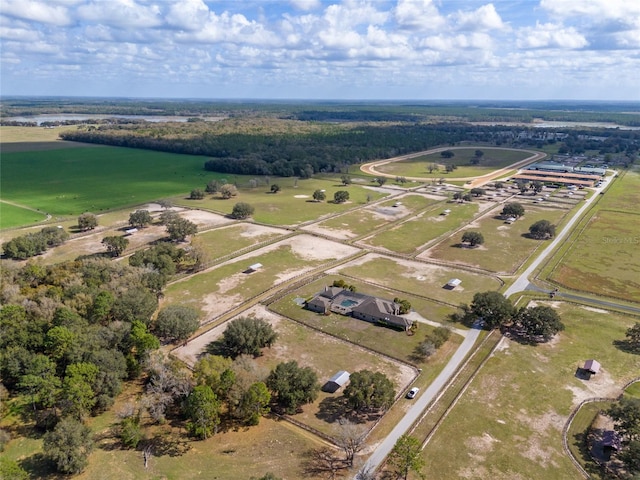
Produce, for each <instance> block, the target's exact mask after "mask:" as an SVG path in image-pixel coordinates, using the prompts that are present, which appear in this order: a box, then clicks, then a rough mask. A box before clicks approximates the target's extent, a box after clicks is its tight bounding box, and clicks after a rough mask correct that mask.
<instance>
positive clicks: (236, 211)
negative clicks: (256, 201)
mask: <svg viewBox="0 0 640 480" xmlns="http://www.w3.org/2000/svg"><path fill="white" fill-rule="evenodd" d="M253 212H254V208H253V207H252V206H251V205H249V204H248V203H245V202H238V203H236V204H235V205H234V206H233V211H232V212H231V216H232V217H233V218H236V219H238V220H242V219H245V218H249V217H250V216H251V215H253Z"/></svg>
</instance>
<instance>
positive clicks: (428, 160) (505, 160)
mask: <svg viewBox="0 0 640 480" xmlns="http://www.w3.org/2000/svg"><path fill="white" fill-rule="evenodd" d="M476 150H482V151H483V152H484V155H483V156H482V158H481V160H480V163H479V164H478V165H472V164H471V162H470V160H471V159H472V158H473V157H474V154H475V151H476ZM451 151H452V152H453V153H454V157H453V158H450V159H446V158H443V157H442V155H440V153H439V152H438V153H431V154H429V155H422V156H420V157H416V158H412V159H409V160H402V161H399V162H392V163H387V164H385V165H381V166H379V167H376V170H378V171H379V172H381V173H388V174H392V175H398V176H405V177H424V178H441V177H443V178H445V179H446V178H447V177H477V176H481V175H485V174H487V173H489V172H492V171H494V170H497V169H499V168H504V167H508V166H509V165H511V164H513V163H516V162H519V161H521V160H524V159H525V158H527V157H530V156H531V154H530V153H529V152H525V151H522V150H499V149H495V148H485V147H473V148H452V149H451ZM434 163H435V164H437V165H440V166H442V165H443V164H447V163H449V164H454V165H456V166H457V167H458V168H457V169H456V170H454V171H453V172H450V173H447V172H445V170H444V167H441V168H440V169H439V170H434V171H433V172H431V173H429V170H428V167H429V165H430V164H434Z"/></svg>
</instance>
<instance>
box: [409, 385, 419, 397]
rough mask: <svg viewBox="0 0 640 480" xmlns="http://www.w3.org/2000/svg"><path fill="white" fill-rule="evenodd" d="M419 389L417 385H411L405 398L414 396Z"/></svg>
mask: <svg viewBox="0 0 640 480" xmlns="http://www.w3.org/2000/svg"><path fill="white" fill-rule="evenodd" d="M419 391H420V389H419V388H418V387H413V388H412V389H411V390H409V391H408V392H407V398H415V396H416V395H417V394H418V392H419Z"/></svg>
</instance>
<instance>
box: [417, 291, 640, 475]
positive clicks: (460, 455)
mask: <svg viewBox="0 0 640 480" xmlns="http://www.w3.org/2000/svg"><path fill="white" fill-rule="evenodd" d="M544 303H545V304H549V305H552V306H554V307H556V308H558V309H559V313H560V315H561V317H562V319H563V322H564V323H565V326H566V330H565V331H564V332H562V333H560V335H559V336H558V337H557V338H555V339H554V340H553V341H552V342H550V343H549V344H545V345H539V346H537V347H532V346H526V345H521V344H518V343H516V342H513V341H510V340H508V339H504V340H503V343H502V344H501V346H500V347H499V349H498V350H497V351H496V352H495V354H494V356H493V357H492V358H491V359H490V360H489V361H488V362H487V363H486V364H485V366H484V367H483V369H482V370H481V371H480V373H479V375H478V376H477V377H476V378H475V379H474V380H473V382H472V384H471V386H470V388H469V389H468V390H467V392H466V394H465V395H464V396H463V397H462V398H461V399H460V401H459V402H458V404H457V405H456V406H455V407H454V409H453V410H452V412H451V413H450V414H449V416H448V417H447V418H446V419H445V421H444V422H443V424H442V425H441V427H440V428H439V430H438V431H437V433H436V434H435V436H434V437H433V439H432V440H431V441H430V443H429V444H428V445H427V447H426V448H425V450H424V458H425V460H426V461H427V467H426V468H425V473H426V474H427V477H428V478H452V477H459V478H496V479H523V480H524V479H527V480H528V479H541V480H542V479H545V480H546V479H551V478H558V479H560V478H562V479H570V478H575V479H578V478H581V477H580V475H579V474H578V472H577V470H575V467H574V466H573V465H572V463H571V462H570V460H569V458H567V457H566V456H565V455H564V452H563V449H562V427H563V425H564V423H565V422H566V419H567V418H568V416H569V414H570V412H571V410H572V408H573V407H575V406H576V405H577V404H578V403H579V402H580V401H582V400H584V399H586V398H591V397H597V396H604V397H608V396H615V395H617V394H619V393H620V389H621V388H622V386H623V385H624V384H625V383H626V382H627V381H629V380H630V379H631V378H633V377H634V376H637V374H638V372H639V371H640V356H638V355H632V354H630V353H625V352H623V351H621V350H619V349H617V348H616V347H614V346H613V341H614V340H619V339H622V338H624V332H625V331H626V329H627V328H628V327H629V326H630V325H632V324H633V323H634V322H635V321H636V319H634V318H631V317H628V316H625V315H618V314H613V313H609V312H606V311H604V310H597V309H593V308H586V307H578V306H575V305H572V304H564V303H561V302H548V303H547V302H544ZM588 358H597V359H598V361H600V362H601V364H602V370H601V372H600V373H598V374H597V375H595V376H593V377H592V378H591V380H589V381H585V380H580V379H578V378H576V376H575V375H576V370H577V368H578V367H579V366H581V365H582V364H583V362H584V361H585V360H586V359H588ZM451 438H459V439H461V440H462V441H461V442H459V443H457V444H456V448H451Z"/></svg>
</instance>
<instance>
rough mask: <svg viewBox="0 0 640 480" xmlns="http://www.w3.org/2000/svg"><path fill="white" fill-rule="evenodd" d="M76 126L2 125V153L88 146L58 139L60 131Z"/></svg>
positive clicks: (0, 135) (0, 137)
mask: <svg viewBox="0 0 640 480" xmlns="http://www.w3.org/2000/svg"><path fill="white" fill-rule="evenodd" d="M75 128H77V127H76V126H66V125H65V126H60V127H53V128H44V127H13V126H6V125H2V126H0V143H2V153H9V152H22V151H31V152H33V151H37V150H51V149H57V148H76V147H86V146H88V145H87V144H86V143H78V142H65V141H63V140H58V136H59V135H60V132H64V131H66V130H73V129H75Z"/></svg>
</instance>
